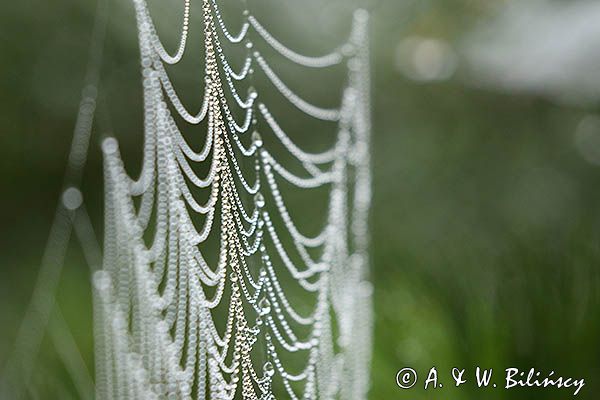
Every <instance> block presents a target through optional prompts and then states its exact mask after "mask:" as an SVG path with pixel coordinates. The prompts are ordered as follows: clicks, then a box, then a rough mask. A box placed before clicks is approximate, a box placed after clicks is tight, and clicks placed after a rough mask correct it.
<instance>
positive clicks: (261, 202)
mask: <svg viewBox="0 0 600 400" xmlns="http://www.w3.org/2000/svg"><path fill="white" fill-rule="evenodd" d="M254 204H256V207H258V208H263V207H264V206H265V197H264V196H263V195H262V193H260V192H258V193H256V195H255V196H254Z"/></svg>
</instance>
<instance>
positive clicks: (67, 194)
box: [62, 187, 83, 211]
mask: <svg viewBox="0 0 600 400" xmlns="http://www.w3.org/2000/svg"><path fill="white" fill-rule="evenodd" d="M62 203H63V205H64V206H65V208H66V209H67V210H71V211H73V210H77V209H78V208H79V207H80V206H81V203H83V196H82V195H81V192H80V191H79V189H77V188H74V187H70V188H68V189H67V190H65V191H64V192H63V195H62Z"/></svg>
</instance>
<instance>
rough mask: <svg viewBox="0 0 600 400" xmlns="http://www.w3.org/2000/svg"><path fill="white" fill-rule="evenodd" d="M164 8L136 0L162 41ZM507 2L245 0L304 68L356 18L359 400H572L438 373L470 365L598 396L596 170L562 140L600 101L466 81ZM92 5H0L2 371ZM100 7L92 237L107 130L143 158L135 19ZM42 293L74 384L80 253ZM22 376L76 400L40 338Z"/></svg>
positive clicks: (186, 81) (599, 210) (127, 11)
mask: <svg viewBox="0 0 600 400" xmlns="http://www.w3.org/2000/svg"><path fill="white" fill-rule="evenodd" d="M175 3H177V4H175ZM179 3H182V2H174V1H153V2H151V4H152V5H153V6H155V7H157V8H156V9H157V10H158V11H157V13H156V15H157V22H158V25H159V26H160V27H162V28H163V29H164V30H165V35H167V37H168V35H169V34H171V37H173V33H174V32H175V30H176V28H175V26H173V24H172V23H171V21H173V20H174V19H175V20H176V21H179V15H180V10H181V8H182V7H181V6H182V5H181V4H179ZM223 3H225V4H224V5H223V7H224V9H225V16H226V17H227V18H226V21H227V22H228V24H229V25H231V26H239V23H240V21H241V17H240V10H241V8H240V2H239V1H234V0H231V1H225V2H223ZM505 3H507V2H505V1H500V0H497V1H493V0H418V1H410V0H383V1H371V2H364V1H349V0H348V1H343V0H335V1H333V0H332V1H317V0H306V1H302V2H298V1H291V0H285V1H276V0H269V1H266V0H260V1H259V0H248V4H249V7H250V9H251V10H253V13H254V14H255V15H257V16H258V17H260V20H261V21H262V23H263V25H265V26H268V27H269V29H270V30H271V32H273V33H274V34H275V36H276V37H278V38H280V39H281V41H282V42H284V43H286V44H290V47H293V48H297V49H299V50H301V51H302V52H304V53H308V54H319V52H323V51H325V50H326V49H328V48H332V47H333V46H335V45H336V44H338V43H340V42H341V41H342V39H343V38H344V36H345V34H346V33H347V30H348V21H349V18H350V16H351V10H352V9H353V8H354V7H356V6H359V5H363V6H366V7H368V8H369V9H371V10H372V20H371V22H372V44H373V48H372V62H373V149H372V151H373V153H372V154H373V175H374V182H373V185H374V199H373V208H372V219H371V224H372V225H371V226H372V271H373V272H372V277H373V282H374V287H375V292H374V296H375V297H374V303H375V335H374V349H373V350H374V353H373V363H372V372H371V377H372V388H371V396H370V398H372V399H377V400H380V399H404V398H405V399H431V398H444V399H482V398H485V399H488V398H489V399H532V398H535V399H563V398H571V397H572V393H573V391H572V390H571V389H553V388H548V389H533V388H526V389H511V390H508V391H507V390H503V389H499V388H497V389H492V388H490V389H478V388H476V387H475V385H474V384H473V383H472V382H469V383H467V384H465V385H464V386H461V387H460V388H453V387H450V386H453V385H452V381H451V380H450V375H449V371H450V369H451V368H452V367H459V368H466V369H467V373H466V375H470V376H472V374H473V370H474V368H475V367H476V366H481V367H482V368H494V370H495V371H496V374H499V375H503V370H504V369H505V368H508V367H518V368H523V369H525V370H528V369H529V368H532V367H534V368H536V369H537V370H538V371H542V377H543V376H545V374H547V373H548V372H549V371H551V370H554V371H556V375H563V376H570V377H583V378H585V379H586V386H585V387H584V388H583V389H582V391H581V392H580V394H579V396H578V397H579V398H585V399H597V398H599V397H600V383H599V382H600V381H599V380H600V351H599V347H598V346H597V341H598V338H599V337H600V318H599V317H600V313H599V311H600V308H599V306H600V290H599V289H600V273H599V270H598V266H597V264H598V261H599V260H600V247H599V244H600V185H598V182H599V181H600V167H599V166H598V165H596V164H594V163H593V162H590V157H587V158H586V157H585V154H587V153H586V151H588V152H589V149H588V150H585V149H584V150H583V153H582V148H581V146H579V147H578V146H577V145H576V137H577V132H578V127H579V129H581V124H582V122H581V121H582V120H584V121H585V119H586V118H587V120H588V121H589V120H590V118H592V117H590V115H594V113H596V112H597V111H598V103H597V102H593V101H587V102H586V103H583V104H578V105H577V106H568V105H561V104H558V103H556V102H554V101H552V100H551V99H547V98H544V97H541V96H536V95H532V94H527V92H507V91H495V90H491V89H486V88H483V87H481V86H480V85H477V84H473V81H472V80H471V78H470V75H469V71H468V69H467V68H463V66H464V63H463V59H462V57H461V55H460V46H461V43H462V41H463V40H464V38H465V37H466V36H468V35H469V32H471V30H472V29H475V27H476V26H479V25H480V24H482V23H483V24H485V23H486V21H489V20H490V19H493V18H494V17H495V15H497V14H498V13H499V12H500V10H501V8H502V7H503V6H504V4H505ZM194 4H195V2H192V7H194ZM95 6H96V5H95V2H94V1H92V0H81V1H79V0H78V1H75V0H60V1H56V0H53V1H41V0H31V1H23V2H3V3H2V5H0V72H1V73H0V82H1V83H2V84H1V88H2V90H0V108H1V110H2V111H1V112H0V149H1V150H0V151H1V157H0V188H1V189H0V190H1V193H2V196H0V226H1V229H0V268H1V269H0V274H1V275H0V327H1V329H0V332H1V333H0V365H3V364H4V360H6V357H7V356H8V354H9V352H10V350H11V348H12V344H13V343H14V339H15V335H16V330H17V327H18V324H19V322H20V320H21V318H22V316H23V313H24V310H25V307H26V305H27V303H28V301H29V298H30V296H31V291H32V288H33V283H34V280H35V277H36V273H37V270H38V268H39V263H40V260H41V256H42V251H43V248H44V244H45V240H46V238H47V235H48V231H49V227H50V224H51V219H52V216H53V212H54V208H55V206H56V203H57V201H58V198H59V195H60V188H61V184H62V175H63V172H64V168H65V165H66V158H67V151H68V147H69V143H70V138H71V134H72V130H73V124H74V117H75V114H76V110H77V105H78V102H79V96H80V92H81V87H82V83H83V76H84V72H85V68H86V59H87V51H88V45H89V38H90V33H91V26H92V23H93V19H94V11H95ZM110 10H111V11H110V20H109V26H108V31H107V40H106V47H105V60H104V63H103V65H102V78H101V84H100V99H99V105H98V111H97V123H96V125H95V128H94V133H93V137H92V147H91V151H90V158H89V163H88V166H87V168H86V173H85V179H84V185H83V190H84V194H85V199H86V204H87V207H88V209H89V211H90V214H91V216H92V219H93V222H94V226H95V227H96V230H97V233H98V235H99V236H100V237H101V228H102V219H101V215H102V164H101V156H100V151H99V145H98V144H99V141H100V139H101V138H102V137H104V136H106V135H115V136H117V137H118V139H119V140H120V142H121V146H122V148H123V149H124V150H123V152H124V153H125V154H126V158H127V157H129V159H130V160H131V162H130V164H129V165H133V166H135V165H137V164H138V163H137V162H136V160H138V159H139V155H140V154H141V146H140V140H141V134H140V129H141V116H142V107H141V88H140V86H141V84H140V77H139V68H138V65H139V61H138V57H139V53H138V50H137V48H136V45H137V42H136V40H137V38H136V32H135V23H134V16H133V12H132V5H131V2H130V1H113V0H111V1H110ZM197 16H198V15H197V14H196V17H197ZM195 21H196V22H198V21H197V20H195ZM177 24H179V22H177ZM234 30H235V29H234ZM408 37H413V38H414V37H424V38H434V39H435V40H437V41H438V43H443V44H444V46H446V48H447V49H450V50H451V51H453V52H454V53H453V54H454V55H453V57H456V60H455V61H456V69H455V70H452V71H450V72H449V73H448V74H446V75H444V76H441V75H440V76H437V77H435V79H415V77H414V76H411V75H410V74H407V73H406V71H405V70H404V69H403V68H402V65H404V64H406V60H405V59H404V58H403V57H405V56H406V54H405V53H404V52H403V51H399V49H402V48H403V47H402V46H401V43H405V42H403V41H405V39H406V38H408ZM172 42H173V43H174V40H172ZM191 43H192V45H191V46H190V48H191V49H192V53H193V52H194V49H200V48H201V46H200V43H201V42H200V41H199V40H198V41H197V42H195V41H193V40H192V42H191ZM399 46H400V47H399ZM452 49H454V50H452ZM450 50H449V51H450ZM532 51H533V49H532ZM194 57H195V58H194ZM233 58H234V61H235V59H236V58H235V55H233ZM399 58H400V60H399ZM238 59H239V57H238ZM234 61H232V63H234V65H237V64H235V62H234ZM409 61H410V60H409ZM272 65H276V66H277V71H278V72H280V73H281V75H282V77H284V78H285V81H286V82H288V84H289V86H290V87H292V88H294V89H296V90H298V91H299V92H300V93H301V94H306V95H311V94H312V97H310V98H312V99H314V103H317V104H334V103H335V99H336V98H337V96H338V95H337V93H338V92H332V91H330V90H327V89H328V88H327V87H326V86H327V85H322V82H323V77H322V76H321V77H319V76H318V75H317V74H314V72H311V75H303V73H304V72H303V70H300V69H297V68H293V67H291V66H288V65H287V64H286V63H284V62H283V61H280V62H277V63H276V64H272ZM201 68H202V67H201V56H200V54H199V53H198V52H196V53H195V56H193V57H192V60H191V61H189V62H187V63H184V64H183V65H182V66H177V68H176V69H175V71H176V72H175V75H174V79H175V81H176V82H178V83H179V85H180V86H181V87H183V90H182V92H183V98H184V100H185V101H186V102H187V104H192V105H196V104H199V100H200V95H199V93H198V90H196V89H195V88H199V87H201V86H200V83H201V81H202V74H201V71H202V70H201ZM597 68H600V65H598V66H597ZM403 71H404V72H403ZM433 72H435V71H433ZM313 74H314V75H313ZM325 79H328V76H327V75H325ZM324 86H325V87H324ZM315 93H316V95H315ZM274 107H276V106H274ZM190 108H192V109H193V108H195V107H193V106H191V107H190ZM278 115H280V117H279V120H284V119H285V117H284V116H283V115H281V111H278ZM293 118H295V117H294V116H293V115H292V114H290V116H289V119H290V120H293ZM588 125H589V124H588ZM596 128H598V127H597V126H596ZM596 134H598V135H600V131H599V132H596ZM313 136H314V139H311V137H304V139H303V140H304V141H306V142H307V143H309V142H310V141H311V140H315V141H319V140H320V139H319V137H320V136H319V132H316V131H315V134H314V135H313ZM596 144H598V145H599V146H600V144H599V142H596ZM592 152H593V149H592ZM592 161H593V160H592ZM134 169H135V167H134ZM57 298H58V302H59V304H60V306H61V309H62V311H63V314H64V316H65V320H66V321H67V324H68V325H69V327H70V330H71V332H72V334H73V336H74V338H75V340H76V341H77V343H78V344H79V345H80V348H81V351H82V354H83V357H84V359H85V360H86V362H87V363H88V366H89V368H90V370H91V369H93V368H92V365H93V358H92V353H93V347H92V346H93V344H92V316H91V298H90V287H89V272H88V267H87V266H86V264H85V262H84V259H83V256H82V253H81V251H80V249H79V246H78V245H77V243H72V245H71V247H70V249H69V252H68V256H67V264H66V266H65V269H64V271H63V274H62V279H61V284H60V287H59V291H58V294H57ZM407 366H409V367H412V368H415V369H416V370H417V371H418V372H419V373H420V376H421V380H420V382H419V385H417V387H415V388H413V389H411V390H406V391H403V390H401V389H400V388H398V386H397V385H396V383H395V375H396V372H397V371H398V370H399V369H401V368H403V367H407ZM432 366H436V367H437V368H438V370H439V371H440V380H441V381H442V382H443V383H444V386H445V387H444V388H443V389H438V390H437V391H433V390H432V389H429V390H428V391H424V390H423V388H422V383H423V377H424V375H423V374H424V373H426V372H427V371H428V369H429V368H430V367H432ZM33 379H34V381H35V383H36V385H40V387H43V388H46V389H44V390H40V391H39V392H38V394H39V397H40V398H43V399H51V398H69V396H72V397H73V398H75V397H76V396H75V395H74V394H73V393H74V391H73V387H72V383H71V382H70V379H69V377H68V374H67V373H66V372H65V371H64V369H63V367H62V366H61V364H60V362H59V361H58V358H57V357H56V355H55V354H54V353H53V351H52V346H51V343H50V341H49V339H48V338H45V342H44V346H43V349H42V353H41V354H40V357H38V359H37V362H36V372H35V374H34V377H33ZM498 379H499V378H498Z"/></svg>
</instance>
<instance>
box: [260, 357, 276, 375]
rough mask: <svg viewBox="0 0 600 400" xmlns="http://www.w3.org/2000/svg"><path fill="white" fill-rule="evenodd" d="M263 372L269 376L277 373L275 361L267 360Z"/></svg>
mask: <svg viewBox="0 0 600 400" xmlns="http://www.w3.org/2000/svg"><path fill="white" fill-rule="evenodd" d="M263 372H264V373H265V375H266V376H269V377H271V376H273V375H275V367H273V363H271V361H267V362H266V363H265V365H264V366H263Z"/></svg>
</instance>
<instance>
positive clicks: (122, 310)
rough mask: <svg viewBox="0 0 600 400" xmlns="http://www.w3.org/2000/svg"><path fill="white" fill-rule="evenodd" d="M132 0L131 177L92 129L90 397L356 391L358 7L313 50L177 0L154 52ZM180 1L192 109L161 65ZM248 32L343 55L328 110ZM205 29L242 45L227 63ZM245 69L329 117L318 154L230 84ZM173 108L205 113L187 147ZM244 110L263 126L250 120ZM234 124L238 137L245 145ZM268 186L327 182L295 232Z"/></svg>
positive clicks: (363, 83) (357, 394) (362, 256)
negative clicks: (315, 220)
mask: <svg viewBox="0 0 600 400" xmlns="http://www.w3.org/2000/svg"><path fill="white" fill-rule="evenodd" d="M133 3H134V6H135V11H136V19H137V27H138V32H139V46H140V53H141V66H142V76H143V77H144V85H143V87H144V93H143V95H144V104H145V119H144V121H145V125H144V138H145V139H144V161H143V165H142V173H141V175H140V177H139V178H137V179H132V178H130V177H129V176H127V174H126V173H125V169H124V166H123V161H122V160H121V156H120V154H119V148H118V143H117V142H116V140H114V139H112V138H109V139H106V140H105V141H104V142H103V145H102V149H103V153H104V159H105V164H104V165H105V188H106V191H105V196H106V199H105V207H106V208H105V224H106V229H105V241H104V260H103V267H102V269H101V270H99V271H97V272H96V273H95V274H94V278H93V282H94V285H93V286H94V297H95V300H94V307H95V320H96V324H95V331H96V363H97V372H96V373H97V376H96V397H97V398H98V399H166V398H169V399H192V398H193V399H233V398H243V399H274V398H275V397H276V396H277V397H279V398H290V399H294V400H295V399H330V398H342V399H362V398H365V397H366V393H367V390H368V375H369V374H368V363H369V359H370V346H371V345H370V335H371V333H370V331H371V305H370V303H371V297H370V296H371V289H370V287H371V286H370V283H369V282H368V280H367V278H368V252H367V250H368V231H367V215H368V210H369V205H370V185H371V182H370V180H371V176H370V161H369V140H370V139H369V137H370V104H369V85H370V83H369V62H368V60H369V54H368V45H367V19H368V16H367V13H366V12H365V11H361V10H359V11H356V12H355V14H354V19H353V28H352V31H351V34H350V38H349V40H348V42H347V43H345V44H343V45H341V46H339V47H338V48H337V49H336V50H334V51H333V52H331V53H330V54H327V55H323V56H316V57H311V56H306V55H302V54H299V53H297V52H295V51H293V50H291V49H289V48H287V47H286V46H285V45H284V44H282V43H281V42H280V41H278V40H276V39H275V38H274V37H273V36H272V35H271V34H270V33H269V32H268V30H267V28H266V27H264V26H263V25H262V24H261V23H259V21H258V20H257V19H256V18H255V17H254V16H252V15H250V12H249V11H245V12H244V21H243V23H242V25H241V28H239V29H230V27H227V26H226V25H225V23H224V21H223V19H222V17H221V12H220V10H219V2H218V1H217V0H204V1H202V3H201V5H202V7H201V8H200V7H196V4H192V5H190V2H189V1H188V0H185V7H184V15H183V23H182V28H181V37H180V39H179V44H178V47H176V48H175V49H173V50H170V49H165V47H163V44H162V42H161V41H160V38H159V36H158V34H157V30H156V29H155V26H154V22H153V20H152V17H151V13H150V12H149V9H148V4H147V3H146V0H133ZM191 13H201V14H202V20H203V29H202V31H203V32H204V53H205V70H204V74H205V90H204V94H203V105H202V107H201V109H200V111H199V112H197V113H195V114H194V113H190V112H189V111H188V110H187V109H186V108H185V106H184V105H183V104H182V102H181V101H180V100H179V96H178V95H177V93H176V90H175V88H174V87H173V85H172V84H171V82H170V79H169V76H168V75H167V71H166V67H168V65H169V64H174V63H177V62H179V61H180V60H181V59H182V57H183V56H184V53H185V51H186V41H187V36H188V26H189V21H190V14H191ZM250 31H253V32H255V33H256V34H257V35H256V38H257V39H259V40H263V41H264V42H265V43H266V44H268V45H270V46H271V47H272V48H273V49H274V50H276V51H277V52H279V53H281V54H282V55H283V56H285V57H286V58H288V59H289V60H290V61H292V62H295V63H298V64H300V65H302V66H305V67H310V68H325V67H329V66H333V65H336V64H342V65H347V68H346V71H347V80H346V87H345V89H344V90H343V96H342V98H341V99H340V103H339V107H337V108H334V109H326V108H321V107H319V106H316V105H313V104H311V103H310V102H309V101H308V100H305V99H303V98H300V97H299V96H298V95H296V94H295V93H294V92H293V91H292V89H290V86H288V85H287V84H285V83H284V82H283V81H282V80H281V78H279V77H278V75H277V74H276V72H275V71H274V70H273V69H272V67H270V66H269V64H268V63H267V61H266V60H265V59H264V57H263V56H261V55H260V54H259V53H258V52H256V51H252V50H250V49H252V47H253V46H252V43H251V42H249V35H248V32H250ZM219 38H222V39H223V40H226V41H227V42H229V43H230V44H231V45H233V46H238V45H239V46H245V47H246V48H247V49H248V51H247V54H248V56H247V58H246V59H245V60H244V62H243V64H242V67H241V69H240V70H239V71H234V70H233V69H232V68H231V66H230V64H229V63H228V62H227V55H226V54H225V51H224V49H223V47H222V45H221V42H220V39H219ZM253 65H254V66H258V67H260V68H261V70H262V71H263V72H264V73H265V74H266V76H267V78H268V79H269V80H270V81H271V82H272V83H273V85H274V86H275V87H276V88H277V89H278V90H279V91H280V92H281V94H282V95H283V97H284V98H285V99H287V100H288V101H289V102H290V103H291V104H292V105H294V106H296V107H297V108H298V109H299V110H300V111H302V112H304V113H305V114H307V116H308V117H310V118H315V119H321V120H330V121H334V122H335V124H336V126H337V128H336V132H337V133H336V136H335V137H336V140H335V143H334V144H333V146H332V147H331V148H330V149H328V150H325V151H322V152H320V153H311V152H308V151H306V150H303V149H302V148H301V147H300V146H299V145H298V144H297V143H296V142H295V141H294V139H293V138H292V137H291V136H290V135H288V134H287V133H286V131H285V129H286V123H285V121H280V120H277V116H276V115H272V114H271V112H270V111H269V109H268V105H267V104H264V103H263V102H259V101H258V100H257V99H258V98H259V97H260V95H259V92H258V91H256V90H254V89H252V90H250V91H249V94H248V96H240V95H239V93H238V92H237V91H236V86H235V85H234V83H236V82H240V81H244V80H246V79H250V78H251V76H252V74H253V72H254V70H253V69H252V66H253ZM236 85H237V83H236ZM230 97H231V98H232V102H231V103H230V102H229V100H228V98H230ZM234 110H235V111H236V112H234ZM238 111H242V112H241V113H240V112H238ZM234 114H235V115H237V114H241V115H242V116H243V117H242V119H241V120H235V119H234V117H233V115H234ZM180 117H181V118H183V120H184V121H185V122H187V123H189V124H198V123H200V122H201V121H203V120H205V121H206V124H207V130H206V136H205V138H204V144H202V145H201V146H200V147H199V148H193V147H192V146H191V145H190V144H189V143H188V142H187V141H186V138H185V136H184V134H183V133H182V132H181V131H180V128H179V127H178V125H177V124H176V122H175V120H176V118H180ZM257 118H260V119H261V121H263V122H264V124H260V126H261V129H262V130H261V131H259V130H258V128H257V127H258V126H259V125H257V124H256V123H252V121H253V120H255V119H257ZM245 133H248V134H249V136H250V137H251V144H250V145H244V144H243V143H242V140H241V139H242V135H244V134H245ZM246 137H247V136H246ZM267 137H268V138H269V139H270V140H268V141H266V142H263V138H267ZM271 139H272V140H271ZM274 142H279V146H278V148H279V149H285V150H286V151H287V152H289V154H290V155H291V156H292V157H293V158H295V159H296V160H297V161H298V163H299V165H301V166H302V169H303V171H301V172H295V171H292V170H290V169H289V168H287V167H286V166H285V165H284V164H283V163H282V162H281V161H279V160H282V159H285V158H284V157H281V156H282V155H281V154H277V152H276V151H275V150H274V149H271V148H269V147H270V146H269V144H271V143H274ZM281 145H282V146H281ZM288 158H289V157H288ZM201 165H205V166H206V167H205V168H198V166H201ZM249 165H250V166H252V167H251V168H247V166H249ZM243 166H246V167H243ZM199 170H201V171H206V172H204V173H203V174H200V175H199V174H198V172H197V171H199ZM283 185H285V186H287V187H290V186H291V187H294V191H295V192H299V191H303V192H306V193H307V194H308V195H312V193H313V192H314V189H315V188H319V189H318V190H319V191H321V192H323V191H325V192H326V193H327V200H326V203H325V204H323V209H324V210H325V211H326V216H325V218H324V219H323V221H322V223H321V224H320V228H319V230H318V232H317V233H313V234H307V233H305V232H302V229H301V228H300V227H299V225H298V221H299V220H300V219H301V218H302V217H303V216H302V215H301V210H298V209H294V207H291V204H293V203H292V202H289V201H286V200H289V199H286V197H288V196H289V193H293V192H292V191H281V190H280V188H281V187H283ZM288 192H289V193H288ZM136 198H140V201H139V205H134V200H136ZM200 199H202V200H200ZM248 199H251V201H248ZM135 203H136V204H138V201H135ZM149 237H150V239H149ZM215 243H216V245H215ZM307 304H309V305H310V307H305V306H306V305H307ZM299 305H304V306H303V307H299Z"/></svg>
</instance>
